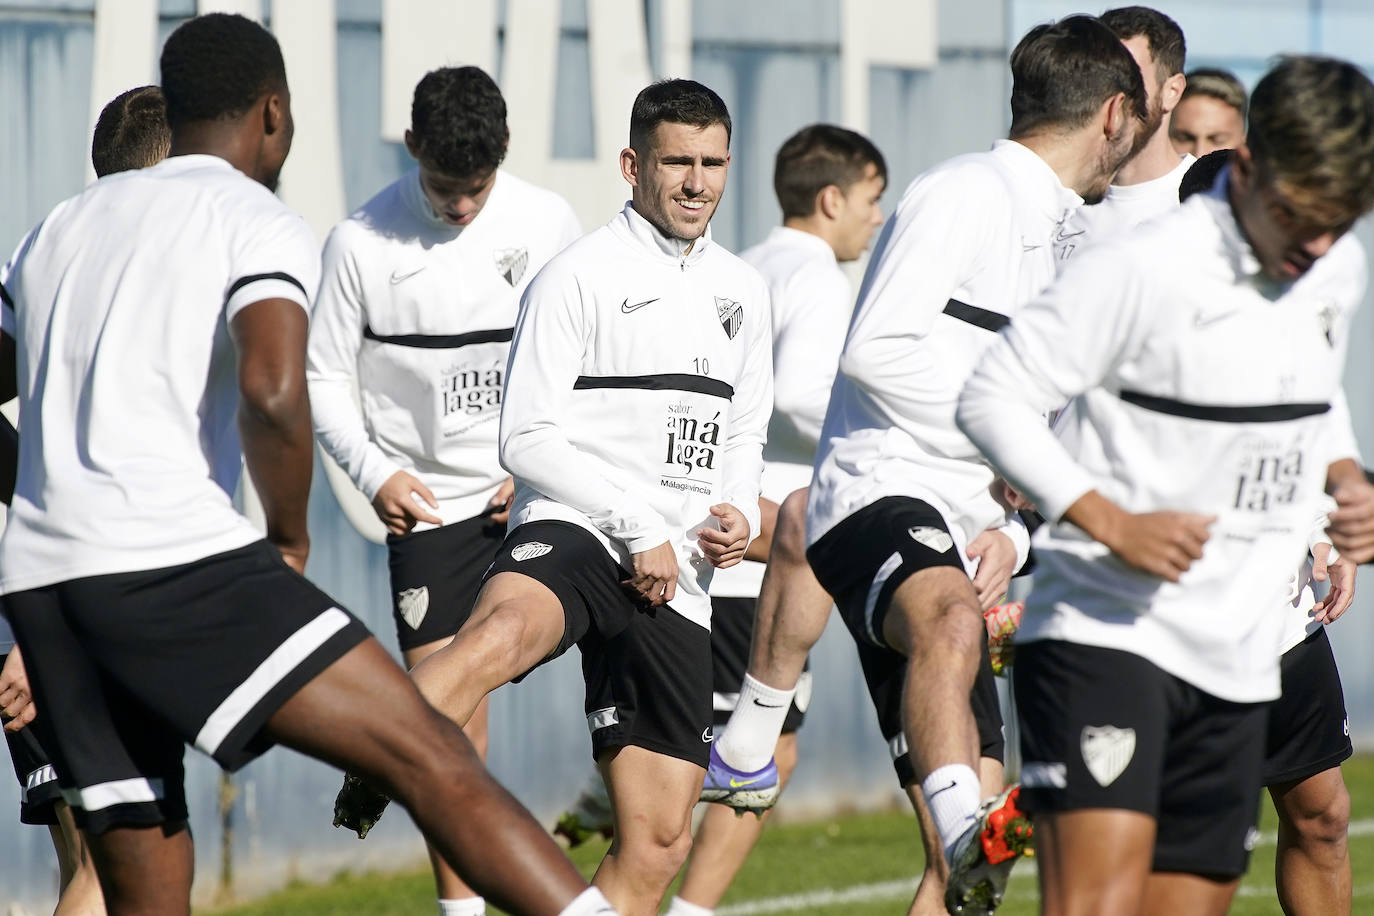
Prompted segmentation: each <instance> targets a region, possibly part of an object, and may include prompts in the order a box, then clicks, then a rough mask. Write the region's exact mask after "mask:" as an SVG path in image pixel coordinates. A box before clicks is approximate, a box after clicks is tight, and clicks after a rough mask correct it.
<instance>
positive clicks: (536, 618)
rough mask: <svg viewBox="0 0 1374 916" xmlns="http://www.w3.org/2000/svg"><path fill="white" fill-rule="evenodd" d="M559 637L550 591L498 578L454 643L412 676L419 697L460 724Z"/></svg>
mask: <svg viewBox="0 0 1374 916" xmlns="http://www.w3.org/2000/svg"><path fill="white" fill-rule="evenodd" d="M562 638H563V607H562V605H561V604H559V602H558V598H557V596H555V595H554V593H553V592H552V591H550V590H549V588H548V586H546V585H543V584H542V583H540V582H537V581H535V580H534V579H531V578H530V577H529V576H522V575H520V574H519V573H510V572H503V573H497V574H496V575H494V576H492V577H491V578H490V579H488V580H487V584H486V585H484V586H482V591H481V593H480V594H478V596H477V606H476V607H474V608H473V609H472V616H471V617H469V618H468V620H467V623H465V624H463V628H462V629H461V630H459V631H458V635H457V636H455V637H453V641H452V642H450V643H449V644H448V645H446V646H444V647H443V648H441V649H439V650H438V651H436V652H434V653H433V654H432V655H430V656H429V657H428V658H426V659H425V660H424V661H422V662H420V663H419V664H417V665H416V666H415V668H414V669H413V670H412V671H411V672H410V676H411V678H412V679H413V680H414V681H415V686H417V687H418V688H420V693H421V695H423V696H424V698H425V699H426V700H428V701H429V702H430V703H432V704H433V705H434V708H435V709H438V710H439V711H440V712H442V713H443V714H444V715H446V716H448V717H449V718H450V719H452V720H453V721H454V722H457V723H458V724H459V725H466V724H467V723H468V721H469V720H471V719H472V717H473V715H474V713H475V712H476V710H477V704H479V703H480V702H481V701H482V699H483V697H485V696H486V695H487V694H489V693H491V692H492V691H493V690H495V689H496V688H497V687H500V686H501V685H502V684H506V683H509V682H510V680H511V679H512V678H515V677H518V676H520V675H521V674H524V673H525V672H526V671H528V670H530V669H531V668H533V667H534V666H535V665H537V664H539V663H540V662H541V661H543V660H544V659H545V658H546V657H547V656H548V654H549V653H550V652H552V651H553V650H554V649H555V648H557V647H558V641H559V640H560V639H562Z"/></svg>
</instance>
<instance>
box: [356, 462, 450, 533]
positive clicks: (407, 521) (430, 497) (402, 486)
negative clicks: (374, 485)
mask: <svg viewBox="0 0 1374 916" xmlns="http://www.w3.org/2000/svg"><path fill="white" fill-rule="evenodd" d="M413 494H418V495H419V497H420V499H423V500H424V501H425V502H426V503H428V504H429V505H430V506H431V507H432V508H435V509H437V508H439V503H438V501H437V500H435V498H434V494H433V493H431V492H430V490H429V487H427V486H425V485H424V484H423V483H421V482H420V480H419V478H417V477H415V476H414V475H413V474H409V473H407V472H405V471H397V472H396V473H395V474H392V475H391V476H390V477H388V478H387V479H386V483H384V484H382V486H381V488H380V489H378V490H377V495H376V496H374V497H372V508H373V509H374V510H376V512H377V517H378V518H379V519H381V520H382V524H383V525H386V530H387V531H389V532H391V533H392V534H405V533H406V532H408V531H409V530H410V529H411V528H414V527H415V523H416V522H427V523H428V524H431V525H442V524H443V523H444V520H443V519H441V518H440V517H439V516H437V515H435V514H434V513H433V512H428V511H426V510H425V507H424V505H422V504H421V503H420V501H419V500H417V499H416V498H415V495H413Z"/></svg>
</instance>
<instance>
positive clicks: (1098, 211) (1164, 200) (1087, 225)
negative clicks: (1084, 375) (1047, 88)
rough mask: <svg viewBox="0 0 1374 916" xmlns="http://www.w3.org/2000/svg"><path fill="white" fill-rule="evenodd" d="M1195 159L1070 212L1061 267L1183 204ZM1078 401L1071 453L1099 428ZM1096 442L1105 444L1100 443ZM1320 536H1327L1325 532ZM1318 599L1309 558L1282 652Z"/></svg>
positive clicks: (1059, 422) (1062, 426) (1310, 623)
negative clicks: (1081, 415) (1081, 413)
mask: <svg viewBox="0 0 1374 916" xmlns="http://www.w3.org/2000/svg"><path fill="white" fill-rule="evenodd" d="M1196 161H1197V158H1196V157H1194V156H1192V155H1186V156H1184V157H1183V158H1182V159H1181V160H1180V161H1179V164H1178V166H1177V167H1175V168H1174V169H1173V170H1172V171H1170V172H1169V173H1168V174H1167V175H1161V176H1160V177H1159V178H1155V179H1153V180H1151V181H1143V182H1140V183H1139V184H1133V185H1126V186H1121V185H1112V186H1111V188H1110V190H1108V191H1107V196H1106V197H1105V198H1104V199H1103V200H1102V202H1101V203H1099V204H1096V205H1094V206H1091V207H1080V208H1079V209H1078V210H1077V211H1076V212H1075V213H1074V215H1073V216H1071V217H1069V220H1068V223H1067V224H1066V225H1065V228H1064V229H1062V230H1061V231H1060V233H1059V235H1057V236H1056V237H1055V252H1056V254H1057V255H1058V257H1059V265H1060V269H1063V266H1064V265H1065V264H1066V263H1067V261H1068V259H1069V258H1070V257H1071V256H1072V255H1073V254H1074V252H1075V251H1079V250H1082V249H1083V248H1085V247H1087V246H1090V245H1095V244H1098V243H1100V242H1103V241H1106V240H1107V239H1110V238H1114V237H1116V236H1117V235H1119V234H1122V233H1126V232H1129V231H1130V230H1132V229H1135V228H1136V227H1137V226H1139V225H1141V224H1142V223H1144V222H1147V221H1148V220H1151V219H1153V218H1155V217H1157V216H1162V215H1163V214H1166V213H1172V212H1173V211H1174V210H1176V209H1178V204H1179V200H1178V194H1179V186H1180V185H1181V184H1182V183H1183V176H1184V175H1186V174H1187V172H1188V169H1189V168H1191V167H1192V165H1193V163H1194V162H1196ZM1078 403H1079V402H1078V400H1077V399H1075V400H1073V401H1070V402H1069V404H1068V406H1066V407H1065V408H1064V409H1063V410H1061V411H1060V412H1059V416H1058V417H1057V418H1056V420H1055V424H1054V429H1055V433H1056V434H1057V435H1059V438H1060V440H1061V441H1064V442H1065V448H1067V449H1068V450H1069V451H1070V452H1071V453H1076V452H1077V444H1076V443H1075V442H1072V441H1068V437H1074V436H1091V435H1093V434H1094V433H1093V430H1092V429H1091V427H1089V426H1088V425H1087V424H1084V423H1081V422H1079V421H1078V418H1077V417H1076V416H1075V414H1076V411H1077V410H1078ZM1331 408H1332V412H1331V430H1332V433H1333V435H1334V436H1335V439H1334V440H1333V442H1332V458H1333V460H1334V459H1335V458H1340V457H1351V458H1353V459H1355V460H1356V461H1359V460H1360V458H1359V455H1360V450H1359V446H1358V445H1357V444H1356V441H1355V431H1354V428H1353V427H1352V426H1351V422H1350V411H1349V409H1348V407H1347V406H1346V400H1345V392H1344V390H1342V391H1340V392H1338V394H1337V396H1336V397H1334V398H1332V401H1331ZM1096 447H1097V448H1098V449H1100V448H1101V446H1100V444H1099V445H1098V446H1096ZM1324 517H1325V516H1324V515H1323V518H1324ZM1321 537H1322V538H1323V539H1324V538H1325V535H1321ZM1316 602H1317V598H1316V594H1315V593H1314V591H1313V588H1312V564H1311V561H1310V560H1305V561H1304V562H1303V564H1302V566H1301V567H1300V568H1299V570H1298V572H1297V573H1296V577H1295V578H1294V579H1293V580H1292V581H1291V582H1290V593H1289V595H1288V598H1287V602H1286V603H1287V605H1288V606H1289V607H1291V609H1292V612H1291V613H1290V614H1289V615H1288V618H1287V625H1286V627H1285V628H1284V636H1283V639H1282V641H1281V642H1280V650H1279V654H1280V655H1282V654H1283V653H1284V652H1287V651H1288V650H1289V649H1291V648H1293V647H1294V646H1296V645H1297V644H1298V643H1300V642H1302V641H1303V640H1304V639H1306V638H1307V637H1308V635H1309V634H1311V633H1313V632H1315V631H1316V630H1318V629H1320V628H1321V626H1322V624H1321V623H1320V622H1319V621H1317V620H1315V619H1313V617H1312V608H1313V606H1314V605H1315V604H1316Z"/></svg>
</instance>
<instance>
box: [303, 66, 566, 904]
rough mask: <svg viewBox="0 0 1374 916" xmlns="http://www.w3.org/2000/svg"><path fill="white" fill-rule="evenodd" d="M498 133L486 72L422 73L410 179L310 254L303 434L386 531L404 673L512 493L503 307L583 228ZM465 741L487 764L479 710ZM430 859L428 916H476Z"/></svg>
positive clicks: (410, 142) (462, 889)
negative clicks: (314, 290)
mask: <svg viewBox="0 0 1374 916" xmlns="http://www.w3.org/2000/svg"><path fill="white" fill-rule="evenodd" d="M509 136H510V132H509V130H508V129H507V126H506V102H505V99H503V98H502V96H501V90H500V89H498V88H497V86H496V83H494V82H493V81H492V79H491V77H489V76H487V74H486V73H484V72H482V71H481V70H480V69H478V68H476V67H459V68H454V67H446V68H443V69H440V70H435V71H433V72H431V73H429V74H427V75H426V76H425V77H424V78H423V79H421V80H420V82H419V84H418V85H417V86H416V87H415V96H414V102H413V104H412V107H411V128H410V130H408V131H407V132H406V148H407V149H408V150H409V151H410V153H411V155H412V156H414V157H415V159H416V162H417V166H416V168H414V169H412V170H411V171H410V172H408V173H407V174H406V175H404V176H403V177H401V178H400V179H399V180H397V181H395V182H393V183H392V184H391V185H389V186H388V187H386V188H384V189H383V190H382V191H381V192H379V193H378V194H377V195H376V196H375V197H373V198H372V199H371V200H369V201H368V202H367V203H365V204H364V205H363V206H362V207H361V208H360V209H359V210H358V212H356V213H354V214H353V215H352V216H350V217H349V218H348V219H346V220H344V221H343V222H341V223H340V224H339V225H338V226H336V227H335V228H334V230H333V232H331V233H330V235H329V239H328V241H326V243H325V247H324V274H323V279H322V282H321V285H320V294H319V301H318V303H317V304H316V306H315V311H314V314H313V316H312V319H311V329H310V348H309V363H308V365H307V369H306V377H307V379H308V381H309V385H310V404H311V410H312V413H313V417H314V426H315V435H316V437H317V438H318V439H319V441H320V443H321V444H322V445H323V446H324V448H325V450H326V451H327V452H328V453H329V454H330V455H331V456H332V457H333V458H334V459H335V460H336V461H337V462H338V463H339V465H340V467H342V468H343V469H344V470H345V471H346V472H347V473H348V475H349V477H350V478H351V479H352V480H353V483H354V484H355V485H356V486H357V487H358V488H359V489H360V490H361V491H362V492H363V493H364V494H365V495H366V496H367V497H368V498H369V499H371V501H372V505H373V507H374V508H375V509H376V511H377V515H378V517H379V518H380V519H381V520H382V522H383V523H384V524H385V525H386V526H387V553H388V556H389V566H390V570H391V592H392V600H393V612H394V616H395V621H396V636H397V640H398V641H399V643H400V646H401V651H402V654H403V656H404V658H405V663H406V666H407V667H414V666H415V665H416V664H418V663H419V662H420V660H421V659H424V658H426V657H428V656H429V655H430V654H432V653H433V652H434V651H435V650H436V649H438V648H439V647H440V646H442V645H444V644H445V643H447V642H448V641H449V640H450V639H452V638H453V634H455V633H457V632H458V628H459V627H460V626H462V624H463V621H464V620H466V619H467V615H468V613H469V611H471V610H472V605H473V602H474V601H475V600H476V598H477V589H478V586H479V584H480V583H481V580H482V574H483V573H484V572H485V571H486V568H487V567H488V566H489V565H491V561H492V560H493V559H494V558H495V556H496V549H497V548H498V547H499V546H500V545H501V540H502V539H503V538H504V537H505V535H506V513H507V505H508V503H509V501H510V497H511V493H512V492H513V490H514V485H513V483H512V482H511V480H510V478H509V477H508V476H507V475H506V472H505V471H504V470H503V469H502V467H501V464H500V462H499V461H498V459H497V455H496V431H497V426H498V420H499V418H500V414H501V390H502V385H503V380H504V376H505V371H506V357H507V356H508V354H509V350H510V338H511V334H512V332H513V327H514V324H515V314H516V309H517V307H518V305H519V302H520V295H521V293H523V292H524V290H525V287H526V286H527V285H528V284H529V282H530V279H531V278H532V277H533V276H534V275H535V274H536V273H538V272H539V270H540V268H542V267H543V266H544V263H545V262H546V261H548V260H549V258H551V257H553V255H555V254H556V253H558V252H559V251H561V250H562V249H563V248H564V247H566V246H567V245H568V244H569V243H570V242H572V241H573V240H574V239H576V238H577V237H578V236H579V235H581V228H580V227H579V226H578V223H577V218H576V217H575V216H574V215H573V212H572V208H571V207H570V206H568V204H567V202H566V201H564V200H563V198H561V197H559V196H558V195H557V194H555V193H553V192H552V191H546V190H544V189H543V188H539V187H536V186H534V185H532V184H529V183H528V182H525V181H522V180H521V179H519V178H517V177H516V176H515V175H512V174H510V173H509V172H506V171H504V170H502V169H500V164H501V161H502V159H504V158H505V155H506V146H507V142H508V139H509ZM355 386H356V388H357V390H358V392H359V394H360V395H361V401H362V406H361V409H360V408H359V406H358V403H357V402H356V401H355V400H354V395H353V390H354V388H355ZM465 731H466V732H467V735H468V737H469V738H470V739H471V740H472V742H473V745H474V747H475V748H476V750H477V752H478V754H479V756H485V753H486V747H487V704H486V703H485V702H483V703H482V704H481V705H480V706H479V707H478V709H477V712H476V714H475V715H474V716H473V717H472V718H471V719H470V720H469V721H468V722H467V725H466V727H465ZM360 796H361V798H362V802H363V804H362V810H359V808H358V807H357V805H356V804H355V802H356V801H357V800H358V798H359V797H360ZM371 796H372V793H370V792H366V791H360V790H359V788H358V787H356V784H355V783H353V782H349V783H346V785H345V788H344V789H343V790H342V791H341V792H340V793H339V800H338V802H337V804H336V812H337V815H336V819H335V822H336V824H345V825H347V826H349V827H352V828H353V829H356V830H358V832H359V835H365V834H366V833H367V830H368V829H369V828H370V827H371V823H372V819H369V814H373V812H371V811H369V810H367V805H366V804H365V802H366V801H367V799H368V798H370V797H371ZM374 818H375V815H374ZM430 858H431V860H432V862H433V865H434V869H435V879H436V882H437V884H438V892H439V911H440V913H441V914H442V916H480V914H481V913H482V912H484V904H483V901H482V899H481V898H480V897H474V896H473V893H472V891H471V890H470V889H469V888H468V887H467V886H466V885H464V884H462V882H461V881H459V879H458V877H457V876H456V875H454V874H453V872H452V871H451V870H450V869H449V868H448V866H447V865H446V864H445V863H444V861H443V858H442V856H439V855H438V854H437V853H436V852H435V851H434V850H431V856H430Z"/></svg>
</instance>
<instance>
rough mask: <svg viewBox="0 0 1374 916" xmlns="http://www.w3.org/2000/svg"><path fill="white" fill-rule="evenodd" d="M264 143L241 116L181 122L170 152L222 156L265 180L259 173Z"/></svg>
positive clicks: (249, 174)
mask: <svg viewBox="0 0 1374 916" xmlns="http://www.w3.org/2000/svg"><path fill="white" fill-rule="evenodd" d="M261 145H262V144H261V142H260V139H259V138H255V137H254V136H253V135H252V133H251V131H246V130H244V129H243V124H242V123H241V121H239V120H224V121H199V122H195V123H191V124H182V125H179V126H178V127H177V129H176V130H174V131H173V132H172V146H171V149H170V150H168V152H167V155H168V156H169V157H171V156H192V155H206V156H218V157H219V158H220V159H223V160H224V161H225V162H228V163H229V164H230V165H232V166H233V167H234V168H236V169H238V170H239V171H240V172H242V173H243V174H245V175H247V176H248V177H249V178H252V179H253V180H254V181H261V180H262V179H261V177H260V176H259V175H258V174H257V171H258V158H259V153H260V150H261Z"/></svg>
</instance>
